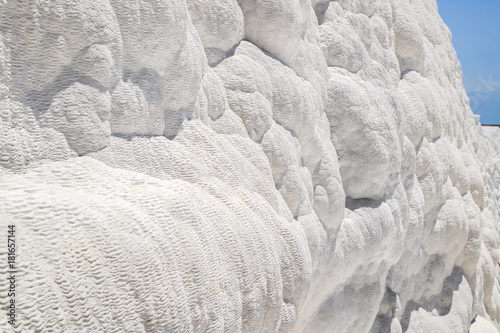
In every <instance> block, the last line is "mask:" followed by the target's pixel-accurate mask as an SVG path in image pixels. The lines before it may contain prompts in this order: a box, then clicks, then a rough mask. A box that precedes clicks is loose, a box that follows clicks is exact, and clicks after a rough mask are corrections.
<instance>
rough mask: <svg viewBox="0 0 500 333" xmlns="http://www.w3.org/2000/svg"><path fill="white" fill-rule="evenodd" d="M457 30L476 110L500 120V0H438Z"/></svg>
mask: <svg viewBox="0 0 500 333" xmlns="http://www.w3.org/2000/svg"><path fill="white" fill-rule="evenodd" d="M437 3H438V6H439V13H440V14H441V17H442V18H443V20H444V22H445V23H446V24H447V25H448V27H449V28H450V30H451V32H452V34H453V45H454V47H455V49H456V51H457V54H458V59H459V60H460V62H461V63H462V67H463V72H464V85H465V89H466V90H467V94H468V95H469V98H470V104H471V108H472V111H473V112H474V113H475V114H479V115H481V122H482V123H483V124H500V34H499V32H500V1H499V0H475V1H471V0H437Z"/></svg>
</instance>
